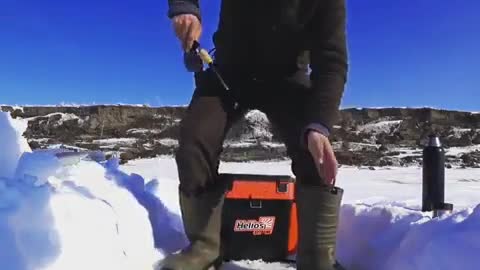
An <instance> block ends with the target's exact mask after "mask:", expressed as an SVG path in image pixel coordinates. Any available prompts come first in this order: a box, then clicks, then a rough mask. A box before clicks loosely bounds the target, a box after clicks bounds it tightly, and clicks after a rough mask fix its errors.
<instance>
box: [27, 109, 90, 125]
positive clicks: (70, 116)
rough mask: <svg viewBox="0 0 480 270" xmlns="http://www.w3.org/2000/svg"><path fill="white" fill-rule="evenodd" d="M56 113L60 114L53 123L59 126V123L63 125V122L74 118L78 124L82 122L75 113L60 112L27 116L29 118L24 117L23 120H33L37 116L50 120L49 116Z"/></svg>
mask: <svg viewBox="0 0 480 270" xmlns="http://www.w3.org/2000/svg"><path fill="white" fill-rule="evenodd" d="M56 115H60V119H59V120H56V123H55V124H56V126H61V125H63V122H66V121H70V120H75V119H78V124H79V125H81V124H82V123H83V120H82V119H80V117H78V116H77V115H75V114H73V113H60V112H56V113H50V114H46V115H40V116H34V117H29V118H25V120H27V121H35V120H36V119H37V118H49V119H48V121H49V122H50V118H51V117H53V116H56Z"/></svg>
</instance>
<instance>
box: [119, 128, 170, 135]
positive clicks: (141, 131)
mask: <svg viewBox="0 0 480 270" xmlns="http://www.w3.org/2000/svg"><path fill="white" fill-rule="evenodd" d="M161 132H162V130H160V129H147V128H131V129H129V130H127V134H159V133H161Z"/></svg>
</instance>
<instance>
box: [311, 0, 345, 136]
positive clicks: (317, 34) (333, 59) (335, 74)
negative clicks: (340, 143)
mask: <svg viewBox="0 0 480 270" xmlns="http://www.w3.org/2000/svg"><path fill="white" fill-rule="evenodd" d="M321 3H322V4H320V6H319V8H318V11H317V12H316V14H315V16H314V18H313V19H312V24H311V27H310V31H311V39H310V41H311V43H310V44H311V47H310V67H311V73H310V79H311V83H312V85H311V87H312V89H311V91H312V92H311V96H309V99H308V101H307V104H306V118H307V119H306V120H307V122H306V124H309V123H321V124H322V125H324V126H325V127H326V128H327V129H328V130H329V131H331V130H332V126H333V125H334V123H335V122H336V121H337V120H338V116H339V115H338V114H339V107H340V103H341V99H342V96H343V92H344V87H345V83H346V80H347V71H348V56H347V44H346V43H347V39H346V7H345V0H324V1H321Z"/></svg>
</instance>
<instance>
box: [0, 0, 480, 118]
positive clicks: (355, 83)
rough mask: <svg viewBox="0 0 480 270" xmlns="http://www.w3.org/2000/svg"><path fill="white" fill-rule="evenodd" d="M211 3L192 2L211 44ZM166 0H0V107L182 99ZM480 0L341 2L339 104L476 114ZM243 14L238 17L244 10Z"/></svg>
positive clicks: (187, 79)
mask: <svg viewBox="0 0 480 270" xmlns="http://www.w3.org/2000/svg"><path fill="white" fill-rule="evenodd" d="M219 4H220V1H219V0H208V1H201V7H202V12H203V13H204V35H203V37H202V40H201V41H202V43H203V44H204V45H205V46H206V47H209V48H211V46H212V43H211V35H212V33H213V32H214V31H215V27H216V24H217V20H218V13H219ZM166 10H167V0H155V1H154V0H143V1H133V0H123V1H118V0H116V1H114V0H102V1H93V0H82V1H65V0H44V1H37V0H0V33H1V34H0V104H61V103H76V104H93V103H95V104H101V103H109V104H111V103H129V104H149V105H151V106H161V105H176V104H187V103H188V102H189V100H190V96H191V94H192V91H193V80H192V74H191V73H188V72H186V70H185V68H184V66H183V62H182V52H181V50H180V45H179V43H178V42H177V40H176V39H175V37H174V35H173V32H172V30H171V24H170V21H169V19H168V18H167V17H166V12H167V11H166ZM478 10H480V1H477V0H465V1H461V4H460V3H459V2H452V1H450V0H415V1H404V0H388V1H386V0H365V1H355V0H349V1H348V30H347V31H348V42H349V44H348V46H349V54H350V72H349V81H348V84H347V87H346V89H345V95H344V98H343V101H342V107H390V106H402V107H422V106H432V107H436V108H445V109H458V110H474V111H480V102H479V101H478V97H477V96H478V95H477V92H478V90H480V89H479V85H480V69H479V68H478V65H479V63H480V53H479V51H478V48H480V32H479V30H478V25H480V17H479V16H478ZM246 16H248V14H246Z"/></svg>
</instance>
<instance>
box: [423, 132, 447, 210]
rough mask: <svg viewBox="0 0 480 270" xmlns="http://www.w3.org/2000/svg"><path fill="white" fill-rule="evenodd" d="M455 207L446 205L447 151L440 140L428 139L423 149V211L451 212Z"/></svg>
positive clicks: (433, 136) (435, 138)
mask: <svg viewBox="0 0 480 270" xmlns="http://www.w3.org/2000/svg"><path fill="white" fill-rule="evenodd" d="M452 208H453V205H451V204H446V203H445V150H444V149H443V147H442V143H441V142H440V138H439V137H438V136H436V135H434V134H432V135H430V136H429V137H428V141H427V144H426V146H425V148H424V149H423V206H422V211H424V212H426V211H434V212H435V213H434V214H435V216H436V215H437V212H438V211H451V210H452Z"/></svg>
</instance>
